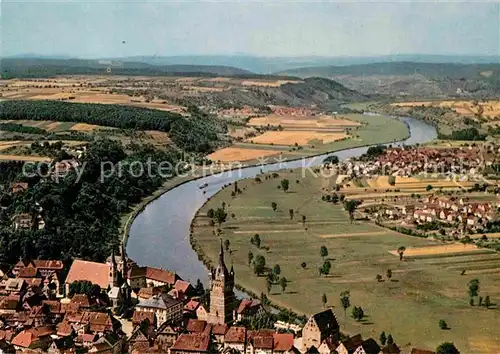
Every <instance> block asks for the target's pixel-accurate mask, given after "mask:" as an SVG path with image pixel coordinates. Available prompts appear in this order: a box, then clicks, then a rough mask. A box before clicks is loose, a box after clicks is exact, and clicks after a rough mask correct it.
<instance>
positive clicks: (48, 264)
mask: <svg viewBox="0 0 500 354" xmlns="http://www.w3.org/2000/svg"><path fill="white" fill-rule="evenodd" d="M33 264H34V265H35V267H37V268H40V269H51V270H62V269H63V268H64V264H63V262H62V261H58V260H51V259H47V260H44V259H36V260H34V261H33Z"/></svg>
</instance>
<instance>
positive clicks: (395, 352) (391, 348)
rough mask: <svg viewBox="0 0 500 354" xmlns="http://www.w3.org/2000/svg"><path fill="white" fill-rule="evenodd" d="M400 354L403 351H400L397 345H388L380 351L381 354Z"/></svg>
mask: <svg viewBox="0 0 500 354" xmlns="http://www.w3.org/2000/svg"><path fill="white" fill-rule="evenodd" d="M399 353H401V349H399V347H398V346H397V345H396V343H392V344H387V345H386V346H385V347H383V348H382V350H381V351H380V354H399Z"/></svg>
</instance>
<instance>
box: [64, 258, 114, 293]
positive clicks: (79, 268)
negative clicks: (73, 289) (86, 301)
mask: <svg viewBox="0 0 500 354" xmlns="http://www.w3.org/2000/svg"><path fill="white" fill-rule="evenodd" d="M109 272H110V270H109V267H108V265H107V264H106V263H97V262H90V261H83V260H80V259H75V260H74V261H73V263H72V264H71V268H70V269H69V272H68V275H67V277H66V281H65V288H66V294H69V285H70V284H71V283H72V282H74V281H77V280H88V281H90V282H91V283H92V284H97V285H99V286H100V287H101V289H107V288H108V285H110V284H109Z"/></svg>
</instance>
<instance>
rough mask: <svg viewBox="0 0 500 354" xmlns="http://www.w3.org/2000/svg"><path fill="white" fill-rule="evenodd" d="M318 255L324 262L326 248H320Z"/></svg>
mask: <svg viewBox="0 0 500 354" xmlns="http://www.w3.org/2000/svg"><path fill="white" fill-rule="evenodd" d="M319 254H320V256H321V257H322V258H323V260H324V259H325V257H326V256H328V248H326V246H321V248H320V249H319Z"/></svg>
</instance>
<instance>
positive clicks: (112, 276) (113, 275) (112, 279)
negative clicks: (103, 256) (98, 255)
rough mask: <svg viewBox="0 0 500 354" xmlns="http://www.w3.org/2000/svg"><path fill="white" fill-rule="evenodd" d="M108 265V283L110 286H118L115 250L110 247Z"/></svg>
mask: <svg viewBox="0 0 500 354" xmlns="http://www.w3.org/2000/svg"><path fill="white" fill-rule="evenodd" d="M108 267H109V275H108V284H109V286H110V287H112V288H113V287H115V286H119V284H118V265H117V264H116V258H115V250H114V249H111V261H110V263H109V264H108Z"/></svg>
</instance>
